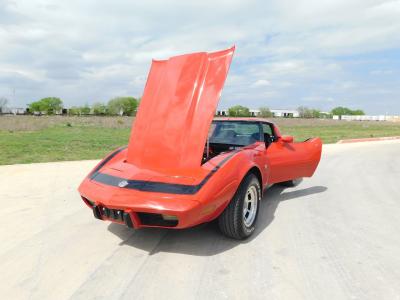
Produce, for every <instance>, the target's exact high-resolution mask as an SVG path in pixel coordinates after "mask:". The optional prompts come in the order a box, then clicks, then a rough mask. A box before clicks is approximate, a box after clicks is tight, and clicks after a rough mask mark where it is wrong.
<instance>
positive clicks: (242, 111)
mask: <svg viewBox="0 0 400 300" xmlns="http://www.w3.org/2000/svg"><path fill="white" fill-rule="evenodd" d="M228 114H229V116H230V117H250V110H249V109H248V108H247V107H245V106H241V105H235V106H232V107H230V108H229V109H228Z"/></svg>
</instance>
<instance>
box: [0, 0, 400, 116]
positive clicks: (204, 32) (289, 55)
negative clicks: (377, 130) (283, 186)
mask: <svg viewBox="0 0 400 300" xmlns="http://www.w3.org/2000/svg"><path fill="white" fill-rule="evenodd" d="M231 45H236V53H235V56H234V59H233V63H232V67H231V71H230V74H229V76H228V80H227V83H226V86H225V89H224V92H223V95H222V98H221V102H220V107H221V108H227V107H229V106H231V105H234V104H243V105H246V106H248V107H251V108H258V107H260V106H269V107H270V108H296V107H298V106H300V105H304V106H309V107H315V108H319V109H321V110H330V109H331V108H332V107H335V106H338V105H344V106H348V107H351V108H361V109H364V110H365V111H366V112H367V113H369V114H384V113H388V114H400V1H399V0H395V1H385V0H330V1H327V0H307V1H287V0H276V1H268V0H264V1H251V0H242V1H239V0H224V1H215V0H213V1H208V0H201V1H166V0H164V1H163V0H159V1H153V0H145V1H144V0H143V1H134V0H113V1H101V0H87V1H84V0H70V1H49V0H30V1H17V0H14V1H13V0H0V97H7V98H8V99H9V102H10V103H9V106H21V107H24V106H25V105H26V104H27V103H29V102H32V101H35V100H38V99H40V98H41V97H46V96H57V97H60V98H62V100H63V101H64V104H65V106H67V107H69V106H72V105H81V104H85V103H88V104H91V103H93V102H98V101H103V102H106V101H107V100H108V99H110V98H111V97H114V96H125V95H132V96H140V95H141V93H142V90H143V87H144V83H145V80H146V76H147V72H148V70H149V66H150V62H151V58H157V59H164V58H168V57H169V56H172V55H177V54H183V53H187V52H196V51H213V50H219V49H224V48H228V47H230V46H231Z"/></svg>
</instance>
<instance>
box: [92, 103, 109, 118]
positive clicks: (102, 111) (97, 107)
mask: <svg viewBox="0 0 400 300" xmlns="http://www.w3.org/2000/svg"><path fill="white" fill-rule="evenodd" d="M92 109H93V113H94V114H95V115H97V116H104V115H106V114H107V106H106V105H104V104H103V103H100V102H96V103H94V104H93V105H92Z"/></svg>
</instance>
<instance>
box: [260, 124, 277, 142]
mask: <svg viewBox="0 0 400 300" xmlns="http://www.w3.org/2000/svg"><path fill="white" fill-rule="evenodd" d="M262 129H263V133H268V134H269V135H270V136H271V138H272V141H274V142H275V135H274V130H273V128H272V125H270V124H267V123H262Z"/></svg>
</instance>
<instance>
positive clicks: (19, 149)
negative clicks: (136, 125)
mask: <svg viewBox="0 0 400 300" xmlns="http://www.w3.org/2000/svg"><path fill="white" fill-rule="evenodd" d="M128 139H129V129H118V128H93V127H83V126H79V127H61V126H56V127H52V128H46V129H42V130H39V131H33V132H30V131H19V132H4V131H3V132H2V131H0V164H1V165H4V164H17V163H33V162H48V161H63V160H83V159H98V158H101V157H104V156H105V155H106V154H107V153H108V152H110V151H111V150H113V149H115V148H117V147H119V146H122V145H126V144H127V143H128Z"/></svg>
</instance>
